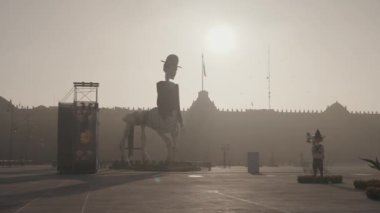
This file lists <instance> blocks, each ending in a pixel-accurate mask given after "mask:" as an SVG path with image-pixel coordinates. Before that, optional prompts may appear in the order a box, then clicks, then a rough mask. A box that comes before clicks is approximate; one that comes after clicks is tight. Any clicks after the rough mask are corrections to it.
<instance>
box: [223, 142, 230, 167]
mask: <svg viewBox="0 0 380 213" xmlns="http://www.w3.org/2000/svg"><path fill="white" fill-rule="evenodd" d="M228 150H229V144H223V145H222V152H223V168H226V167H227V151H228Z"/></svg>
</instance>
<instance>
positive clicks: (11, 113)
mask: <svg viewBox="0 0 380 213" xmlns="http://www.w3.org/2000/svg"><path fill="white" fill-rule="evenodd" d="M8 112H9V113H10V131H9V153H8V154H9V155H8V157H9V164H8V165H9V167H11V166H12V160H13V131H14V124H13V112H14V107H13V104H12V100H10V102H9V108H8Z"/></svg>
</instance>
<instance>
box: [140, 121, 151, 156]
mask: <svg viewBox="0 0 380 213" xmlns="http://www.w3.org/2000/svg"><path fill="white" fill-rule="evenodd" d="M141 152H142V162H143V163H146V161H147V160H150V159H149V156H148V152H147V151H146V134H145V126H144V125H141Z"/></svg>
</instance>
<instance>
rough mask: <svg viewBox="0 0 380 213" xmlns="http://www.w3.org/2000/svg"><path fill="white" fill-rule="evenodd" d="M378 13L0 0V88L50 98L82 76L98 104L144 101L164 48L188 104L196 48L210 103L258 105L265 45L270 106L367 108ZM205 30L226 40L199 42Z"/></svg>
mask: <svg viewBox="0 0 380 213" xmlns="http://www.w3.org/2000/svg"><path fill="white" fill-rule="evenodd" d="M379 11H380V2H379V1H376V0H373V1H370V0H363V1H357V0H344V1H343V0H320V1H311V0H310V1H309V0H306V1H305V0H277V1H275V0H265V1H264V0H262V1H253V0H246V1H244V0H239V1H237V0H233V1H232V0H224V1H222V0H215V1H213V0H192V1H185V0H176V1H174V0H173V1H169V0H168V1H153V0H150V1H138V0H136V1H131V0H129V1H116V0H113V1H95V0H91V1H84V0H82V1H74V0H72V1H57V0H34V1H28V0H9V1H7V0H0V74H1V78H0V96H3V97H4V98H6V99H12V100H13V102H14V103H15V104H21V105H23V106H38V105H47V106H55V105H57V103H58V102H59V101H60V100H61V99H62V97H64V95H65V94H66V93H67V91H69V90H70V88H71V87H72V82H74V81H94V82H99V83H100V97H99V102H100V105H101V106H102V107H113V106H121V107H154V106H155V103H156V88H155V83H156V82H157V81H159V80H162V79H163V71H162V63H161V62H160V60H163V59H165V57H166V56H167V55H168V54H170V53H175V54H177V55H178V56H179V57H180V66H182V67H183V68H182V69H180V71H179V72H178V75H177V78H176V80H175V81H176V82H177V83H179V85H180V94H181V104H182V107H183V108H188V107H190V105H191V104H192V102H193V101H194V100H195V99H196V97H197V93H198V91H199V90H201V54H202V52H203V53H204V56H205V62H206V72H207V77H206V78H205V89H206V90H207V91H209V94H210V98H211V99H212V100H213V101H214V102H215V104H216V106H217V107H218V108H235V109H248V108H252V105H251V103H253V108H256V109H260V108H268V97H267V94H268V85H267V83H268V82H267V78H266V77H267V73H268V48H269V47H270V62H271V65H270V66H271V90H272V100H271V105H272V108H274V109H293V110H294V109H296V110H298V109H301V110H302V109H311V110H314V109H315V110H324V109H325V108H326V106H327V105H330V104H332V103H334V102H335V101H339V102H340V103H342V104H343V105H346V106H347V108H348V110H363V111H372V110H373V111H376V110H379V109H380V101H379V99H378V98H377V93H376V92H377V91H379V90H380V86H379V84H378V79H379V77H380V74H379V73H380V72H379V71H378V70H379V67H380V40H379V39H378V38H379V37H380V27H379V26H380V16H379V15H378V12H379ZM215 28H216V29H218V28H224V29H229V33H231V35H233V40H232V41H231V45H230V46H228V45H227V46H226V48H223V47H221V49H219V50H218V49H216V51H215V48H214V49H212V48H211V47H212V46H213V45H214V44H211V43H210V37H209V36H210V33H212V32H213V29H215ZM221 36H222V35H221ZM227 37H228V36H227ZM230 37H231V36H230ZM211 40H213V39H211ZM214 46H215V45H214ZM227 47H228V48H227Z"/></svg>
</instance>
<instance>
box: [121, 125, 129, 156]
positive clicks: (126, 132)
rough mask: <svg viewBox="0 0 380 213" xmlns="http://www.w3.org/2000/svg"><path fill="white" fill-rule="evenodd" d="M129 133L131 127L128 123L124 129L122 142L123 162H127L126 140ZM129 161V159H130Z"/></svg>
mask: <svg viewBox="0 0 380 213" xmlns="http://www.w3.org/2000/svg"><path fill="white" fill-rule="evenodd" d="M128 134H129V127H128V125H126V126H125V129H124V134H123V138H122V139H121V142H120V151H121V162H123V163H124V162H125V141H126V140H127V138H128ZM128 161H129V159H128Z"/></svg>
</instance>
